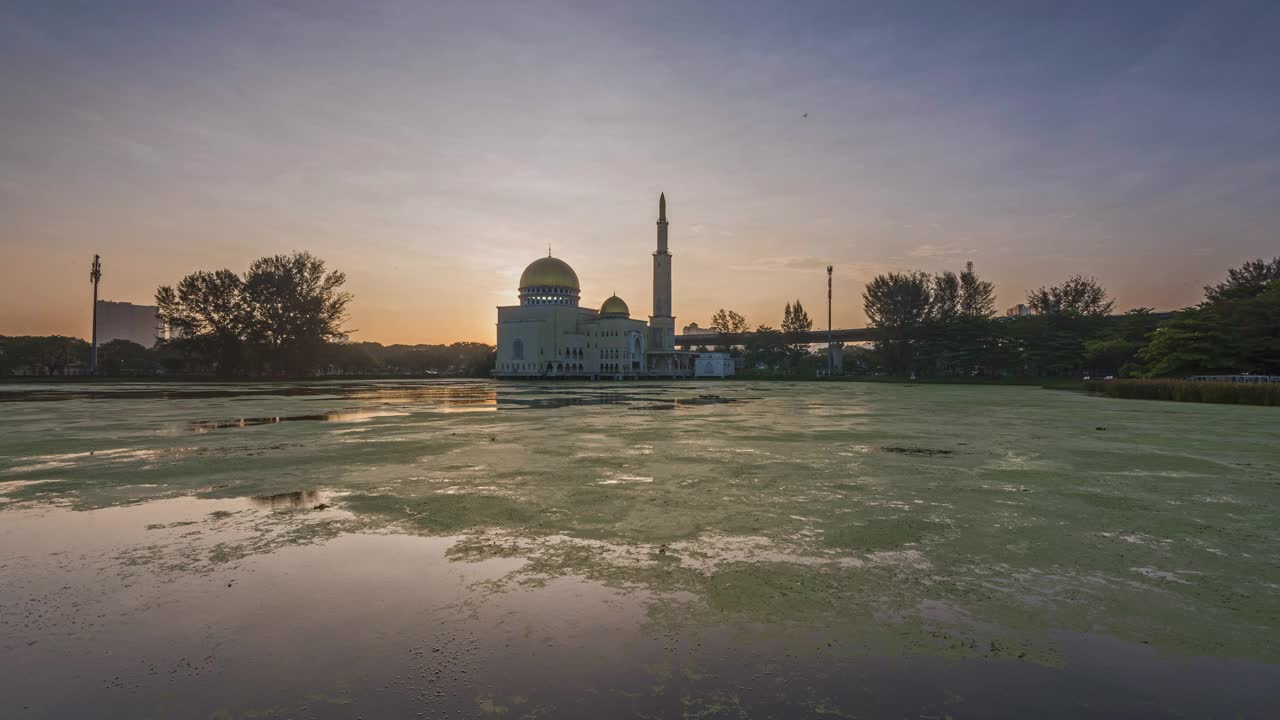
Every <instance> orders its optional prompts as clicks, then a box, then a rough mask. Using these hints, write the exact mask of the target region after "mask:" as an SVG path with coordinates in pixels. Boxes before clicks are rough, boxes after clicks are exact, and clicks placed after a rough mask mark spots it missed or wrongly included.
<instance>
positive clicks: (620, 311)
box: [600, 295, 631, 317]
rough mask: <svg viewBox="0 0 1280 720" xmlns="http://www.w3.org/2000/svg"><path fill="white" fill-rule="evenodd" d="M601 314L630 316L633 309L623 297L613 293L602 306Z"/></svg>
mask: <svg viewBox="0 0 1280 720" xmlns="http://www.w3.org/2000/svg"><path fill="white" fill-rule="evenodd" d="M600 314H601V315H626V316H628V317H629V316H630V315H631V309H630V308H628V307H627V304H626V303H625V302H623V301H622V298H620V297H618V296H617V295H611V296H609V299H608V300H605V301H604V304H603V305H601V306H600Z"/></svg>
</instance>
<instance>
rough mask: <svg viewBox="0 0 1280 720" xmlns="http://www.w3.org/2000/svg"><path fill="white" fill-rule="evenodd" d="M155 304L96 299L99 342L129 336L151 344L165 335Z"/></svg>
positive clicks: (145, 343)
mask: <svg viewBox="0 0 1280 720" xmlns="http://www.w3.org/2000/svg"><path fill="white" fill-rule="evenodd" d="M158 310H159V309H158V308H157V307H156V306H155V305H134V304H133V303H127V302H112V301H111V300H99V301H98V345H99V346H102V345H106V344H107V343H109V342H111V341H112V340H129V341H130V342H136V343H138V344H139V345H141V346H143V347H148V348H149V347H152V346H153V345H155V344H156V341H157V340H160V339H163V338H164V337H165V335H166V333H165V331H164V326H163V325H162V324H161V322H160V317H159V314H158Z"/></svg>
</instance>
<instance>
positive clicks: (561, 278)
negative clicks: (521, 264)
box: [520, 255, 581, 290]
mask: <svg viewBox="0 0 1280 720" xmlns="http://www.w3.org/2000/svg"><path fill="white" fill-rule="evenodd" d="M520 287H521V288H527V287H563V288H573V289H574V290H580V289H581V288H580V287H579V286H578V273H576V272H574V271H573V268H571V267H569V263H567V262H565V261H563V260H561V259H560V258H553V257H551V256H550V255H548V256H546V257H544V258H538V259H537V260H534V261H533V262H531V263H529V267H527V268H525V269H524V272H523V273H521V274H520Z"/></svg>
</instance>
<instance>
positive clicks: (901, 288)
mask: <svg viewBox="0 0 1280 720" xmlns="http://www.w3.org/2000/svg"><path fill="white" fill-rule="evenodd" d="M931 286H932V281H931V279H930V277H929V275H928V274H927V273H922V272H910V273H887V274H883V275H877V276H876V277H874V278H872V280H871V282H869V283H867V285H866V287H865V288H864V289H863V291H862V301H863V309H864V311H865V312H866V314H867V320H868V322H869V323H870V324H871V327H873V328H875V329H876V330H877V332H878V337H877V340H876V348H877V350H878V351H879V352H880V353H881V354H882V355H883V357H884V360H885V365H886V366H887V367H888V368H889V371H890V372H892V373H895V374H904V373H906V372H907V371H909V370H910V369H911V367H912V349H913V348H912V343H913V342H914V341H915V335H916V333H917V331H918V330H919V328H920V327H921V326H922V325H923V324H924V322H925V321H926V320H928V319H929V316H930V311H931V306H932V300H933V295H932V292H931Z"/></svg>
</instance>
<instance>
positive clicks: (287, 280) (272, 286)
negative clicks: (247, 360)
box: [244, 252, 351, 374]
mask: <svg viewBox="0 0 1280 720" xmlns="http://www.w3.org/2000/svg"><path fill="white" fill-rule="evenodd" d="M346 280H347V276H346V275H345V274H343V273H341V272H338V271H333V272H325V264H324V261H323V260H321V259H320V258H318V257H315V256H314V255H312V254H311V253H308V252H295V253H292V254H290V255H273V256H271V257H264V258H260V259H258V260H255V261H254V262H253V264H252V265H250V266H249V272H248V273H247V274H246V275H245V279H244V299H245V301H246V302H247V303H248V307H249V311H250V313H251V317H250V321H249V323H248V324H247V326H246V328H247V331H248V332H247V339H248V340H249V341H251V342H253V343H255V344H258V345H259V346H262V347H263V348H264V350H265V355H266V358H267V360H268V361H269V362H270V363H271V364H272V369H273V370H274V371H276V372H279V371H281V370H284V371H288V372H291V373H293V374H298V373H301V372H303V371H304V370H307V369H308V368H309V367H312V366H314V365H315V364H316V362H317V361H318V360H319V357H318V355H319V351H320V350H321V349H322V348H323V347H324V345H325V343H327V342H330V341H332V340H336V339H338V338H340V337H342V336H343V332H342V323H343V321H345V320H346V310H347V304H348V303H350V302H351V294H350V293H347V292H342V290H341V288H342V285H343V284H344V283H345V282H346Z"/></svg>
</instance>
